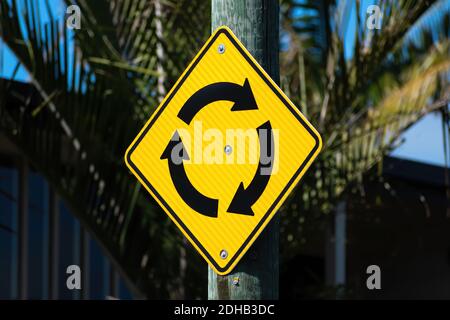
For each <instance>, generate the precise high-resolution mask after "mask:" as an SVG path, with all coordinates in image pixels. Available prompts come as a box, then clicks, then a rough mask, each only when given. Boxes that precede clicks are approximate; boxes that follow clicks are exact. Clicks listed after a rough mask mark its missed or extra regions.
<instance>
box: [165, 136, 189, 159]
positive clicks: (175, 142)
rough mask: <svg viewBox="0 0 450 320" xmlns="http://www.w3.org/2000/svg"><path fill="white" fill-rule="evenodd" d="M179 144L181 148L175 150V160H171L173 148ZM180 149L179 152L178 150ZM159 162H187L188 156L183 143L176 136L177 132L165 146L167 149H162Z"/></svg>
mask: <svg viewBox="0 0 450 320" xmlns="http://www.w3.org/2000/svg"><path fill="white" fill-rule="evenodd" d="M179 143H181V146H179V147H178V149H177V150H175V154H174V156H175V157H177V159H172V151H173V149H174V148H175V147H177V146H178V144H179ZM179 148H181V150H180V149H179ZM160 159H161V160H163V159H172V162H176V161H174V160H180V159H181V160H189V155H188V153H187V151H186V149H185V147H184V145H183V141H181V138H180V135H179V134H178V131H175V132H174V134H173V136H172V138H171V139H170V141H169V143H168V144H167V147H166V148H165V149H164V151H163V153H162V155H161V157H160Z"/></svg>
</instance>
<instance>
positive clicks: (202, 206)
mask: <svg viewBox="0 0 450 320" xmlns="http://www.w3.org/2000/svg"><path fill="white" fill-rule="evenodd" d="M160 159H167V160H168V162H169V171H170V176H171V177H172V181H173V184H174V185H175V188H176V189H177V192H178V194H179V195H180V197H181V198H182V199H183V200H184V202H186V204H187V205H189V206H190V207H191V208H192V209H193V210H195V211H197V212H199V213H201V214H203V215H205V216H208V217H213V218H217V208H218V200H217V199H211V198H208V197H207V196H205V195H203V194H201V193H200V192H199V191H198V190H197V189H195V188H194V186H193V185H192V184H191V182H190V181H189V178H188V177H187V174H186V170H185V168H184V165H183V160H189V155H188V153H187V151H186V149H185V148H184V145H183V141H181V138H180V135H179V134H178V131H175V133H174V135H173V137H172V139H171V140H170V141H169V144H168V145H167V147H166V149H164V152H163V153H162V155H161V158H160Z"/></svg>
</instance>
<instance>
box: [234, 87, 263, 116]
mask: <svg viewBox="0 0 450 320" xmlns="http://www.w3.org/2000/svg"><path fill="white" fill-rule="evenodd" d="M255 109H258V105H257V104H256V100H255V96H254V95H253V92H252V88H251V87H250V82H248V79H245V82H244V85H243V86H242V89H241V92H240V94H239V95H238V98H237V99H236V102H235V104H234V105H233V107H232V108H231V111H244V110H255Z"/></svg>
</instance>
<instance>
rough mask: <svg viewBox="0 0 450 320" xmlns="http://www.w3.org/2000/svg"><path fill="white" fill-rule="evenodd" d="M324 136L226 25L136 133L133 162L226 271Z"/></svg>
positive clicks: (182, 227) (177, 220)
mask: <svg viewBox="0 0 450 320" xmlns="http://www.w3.org/2000/svg"><path fill="white" fill-rule="evenodd" d="M321 146H322V142H321V138H320V135H319V134H318V132H317V131H316V130H315V129H314V128H313V126H312V125H311V124H310V123H309V122H308V120H307V119H306V118H305V117H304V116H303V115H302V114H301V113H300V111H299V110H298V108H297V107H295V105H294V104H293V103H292V102H291V101H290V100H289V98H288V97H287V96H286V95H285V94H284V93H283V92H282V91H281V89H280V88H279V87H278V86H277V85H276V83H275V82H274V81H273V80H272V79H271V78H270V77H269V76H268V74H267V73H266V72H265V71H264V69H263V68H262V67H261V66H260V65H259V64H258V63H257V62H256V60H255V59H254V58H253V57H252V56H251V55H250V53H249V52H248V51H247V50H246V49H245V47H244V46H243V45H242V43H241V42H240V41H239V40H238V39H237V37H236V36H235V35H234V34H233V32H232V31H231V30H230V29H229V28H227V27H221V28H219V29H217V30H216V31H215V32H214V33H213V35H212V36H211V37H210V38H209V39H208V40H207V42H206V43H205V45H204V46H203V47H202V48H201V49H200V51H199V53H198V54H197V55H196V57H195V58H194V60H193V61H192V62H191V63H190V64H189V66H188V67H187V69H186V70H185V71H184V72H183V74H182V75H181V77H180V78H179V79H178V81H177V82H176V83H175V85H174V87H173V88H172V89H171V90H170V92H169V93H168V95H167V96H166V97H165V98H164V100H163V101H162V102H161V105H160V106H159V107H158V108H157V109H156V111H155V112H154V113H153V114H152V116H151V117H150V119H149V120H148V122H147V123H146V124H145V126H144V127H143V128H142V130H141V132H139V134H138V135H137V137H136V138H135V139H134V141H133V142H132V143H131V145H130V146H129V148H128V150H127V152H126V154H125V162H126V164H127V166H128V168H129V169H130V170H131V172H132V173H133V174H134V175H135V176H136V177H137V178H138V179H139V181H140V182H141V183H142V184H143V185H144V187H145V188H146V189H147V191H148V192H149V193H150V194H151V195H152V196H153V198H155V200H156V201H157V202H158V204H159V205H160V206H161V207H162V208H163V209H164V211H165V212H166V213H167V214H168V216H169V217H170V219H172V221H173V222H174V223H175V224H176V225H177V227H178V228H179V229H180V230H181V231H182V232H183V234H184V235H185V236H186V238H187V239H188V240H189V241H190V242H191V243H192V245H193V246H194V247H195V248H196V249H197V251H198V252H199V253H200V254H201V255H202V256H203V258H205V260H206V261H207V262H208V263H209V265H210V266H211V268H212V269H213V270H214V271H215V272H217V273H218V274H221V275H225V274H228V273H229V272H231V271H232V270H233V268H234V267H235V266H236V264H237V263H238V262H239V260H240V259H241V258H242V257H243V255H244V254H245V253H246V252H247V251H248V249H249V248H250V246H251V245H252V244H253V242H254V241H255V240H256V238H257V237H258V236H259V234H260V233H261V232H262V230H263V229H264V228H265V227H266V226H267V224H268V223H269V221H270V220H271V219H272V218H273V216H274V215H275V213H276V212H277V210H278V209H279V207H280V206H281V205H282V203H283V202H284V201H285V200H286V198H287V196H288V195H289V193H290V192H291V191H292V189H293V188H294V187H295V185H296V184H297V183H298V182H299V180H300V179H301V177H302V176H303V174H304V173H305V171H306V170H307V169H308V167H309V166H310V165H311V163H312V161H314V159H315V158H316V157H317V155H318V153H319V151H320V149H321ZM224 248H226V250H225V249H224Z"/></svg>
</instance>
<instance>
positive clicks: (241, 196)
mask: <svg viewBox="0 0 450 320" xmlns="http://www.w3.org/2000/svg"><path fill="white" fill-rule="evenodd" d="M251 202H252V201H251V200H249V197H248V195H247V192H246V191H245V188H244V184H243V183H242V182H241V184H240V185H239V187H238V189H237V191H236V193H235V195H234V197H233V200H231V203H230V205H229V206H228V209H227V212H230V213H237V214H243V215H246V216H254V215H255V213H254V212H253V210H252V203H251Z"/></svg>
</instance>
